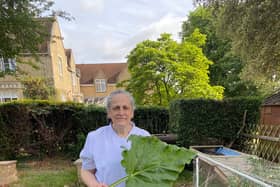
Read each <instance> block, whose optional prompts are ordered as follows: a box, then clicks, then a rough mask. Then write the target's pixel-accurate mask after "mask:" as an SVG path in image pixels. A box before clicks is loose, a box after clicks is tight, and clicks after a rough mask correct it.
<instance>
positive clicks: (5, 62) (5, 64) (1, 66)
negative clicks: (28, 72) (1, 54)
mask: <svg viewBox="0 0 280 187" xmlns="http://www.w3.org/2000/svg"><path fill="white" fill-rule="evenodd" d="M15 70H16V60H15V59H14V58H0V71H15Z"/></svg>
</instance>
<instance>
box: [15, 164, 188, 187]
mask: <svg viewBox="0 0 280 187" xmlns="http://www.w3.org/2000/svg"><path fill="white" fill-rule="evenodd" d="M17 170H18V177H19V180H18V181H17V182H16V183H13V184H12V185H11V187H84V185H82V184H81V183H79V182H78V181H79V179H78V175H77V169H76V166H75V165H74V164H73V162H72V161H70V160H67V159H65V158H52V159H50V158H48V159H44V160H41V161H40V160H27V161H26V160H25V161H18V163H17ZM190 186H192V171H189V170H187V169H185V170H184V171H183V172H182V173H181V175H180V176H179V178H178V180H177V181H176V183H175V184H174V187H190Z"/></svg>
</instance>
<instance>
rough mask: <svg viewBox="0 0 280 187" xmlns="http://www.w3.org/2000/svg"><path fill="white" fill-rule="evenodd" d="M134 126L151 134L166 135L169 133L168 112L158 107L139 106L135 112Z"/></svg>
mask: <svg viewBox="0 0 280 187" xmlns="http://www.w3.org/2000/svg"><path fill="white" fill-rule="evenodd" d="M133 121H134V122H135V124H136V125H137V126H138V127H140V128H143V129H146V130H148V131H149V132H150V133H152V134H160V133H167V132H168V131H169V128H168V123H169V111H168V109H167V108H165V107H159V106H139V107H137V108H136V110H135V114H134V119H133Z"/></svg>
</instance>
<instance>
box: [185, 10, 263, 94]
mask: <svg viewBox="0 0 280 187" xmlns="http://www.w3.org/2000/svg"><path fill="white" fill-rule="evenodd" d="M211 13H212V11H211V9H210V8H205V7H202V6H198V7H197V8H196V9H195V10H194V11H193V12H191V13H190V14H189V16H188V18H187V20H186V21H185V22H183V25H182V32H181V36H182V39H184V38H186V37H189V36H190V35H191V33H192V32H193V31H194V30H195V29H196V28H199V29H200V32H201V33H203V34H206V36H207V40H206V44H205V46H204V47H203V52H204V54H205V55H206V57H207V58H208V59H210V60H211V61H213V62H214V63H213V64H212V65H211V66H210V68H209V70H210V74H209V76H210V83H211V85H221V86H223V87H224V88H225V91H224V96H225V97H235V96H243V95H244V96H248V95H257V94H258V92H257V89H256V87H255V86H254V85H253V84H252V82H250V81H243V80H241V78H240V73H241V71H242V69H243V67H244V63H243V62H242V61H241V59H240V58H239V57H237V56H235V55H233V54H232V52H231V48H232V47H231V41H230V40H229V39H225V38H221V37H219V36H218V35H217V34H216V25H215V19H214V18H215V17H213V16H212V14H211Z"/></svg>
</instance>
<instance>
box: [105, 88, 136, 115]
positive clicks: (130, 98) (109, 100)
mask: <svg viewBox="0 0 280 187" xmlns="http://www.w3.org/2000/svg"><path fill="white" fill-rule="evenodd" d="M118 94H124V95H126V96H128V98H129V100H130V104H131V107H132V110H133V111H134V110H135V101H134V98H133V96H132V95H131V93H129V92H128V91H125V90H121V89H119V90H115V91H113V92H111V93H110V95H109V96H107V98H106V103H105V106H106V111H107V112H108V111H109V110H110V108H111V105H112V99H113V97H114V96H115V95H118Z"/></svg>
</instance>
